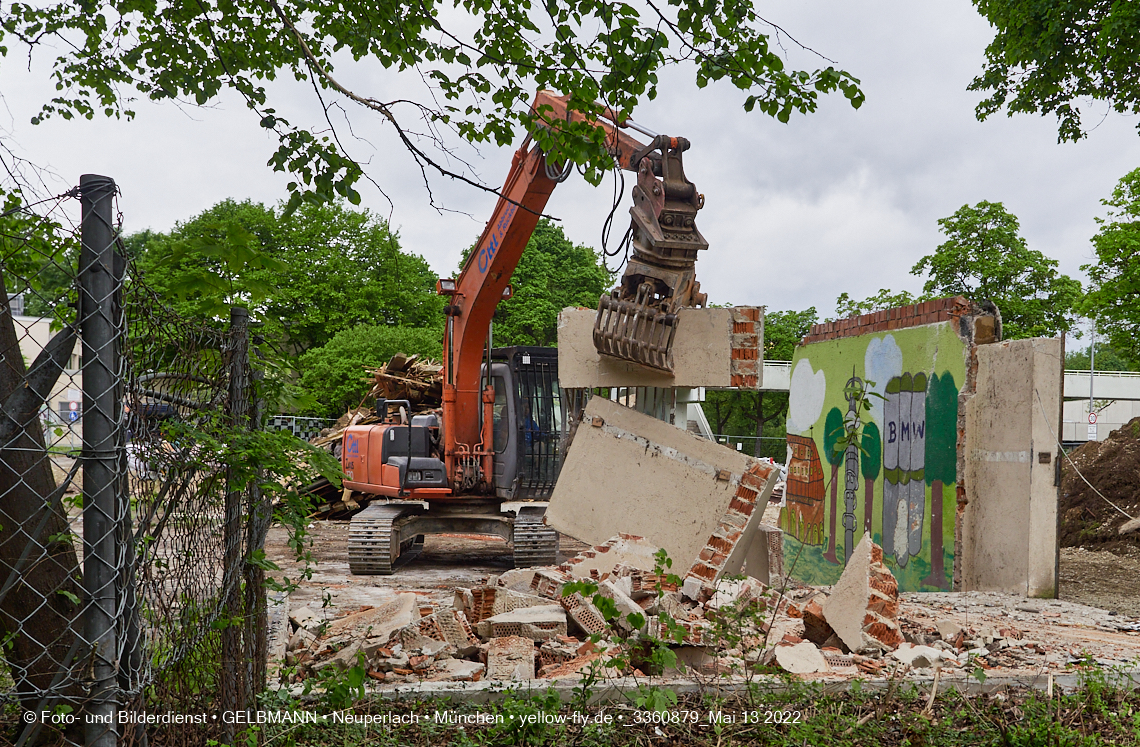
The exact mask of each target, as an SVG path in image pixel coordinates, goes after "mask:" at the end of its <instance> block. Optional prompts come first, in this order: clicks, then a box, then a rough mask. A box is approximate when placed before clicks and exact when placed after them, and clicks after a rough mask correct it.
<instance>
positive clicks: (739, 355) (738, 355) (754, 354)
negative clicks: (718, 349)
mask: <svg viewBox="0 0 1140 747" xmlns="http://www.w3.org/2000/svg"><path fill="white" fill-rule="evenodd" d="M759 353H760V351H759V350H757V349H756V348H733V349H732V359H733V360H743V361H754V360H756V359H757V358H758V357H759Z"/></svg>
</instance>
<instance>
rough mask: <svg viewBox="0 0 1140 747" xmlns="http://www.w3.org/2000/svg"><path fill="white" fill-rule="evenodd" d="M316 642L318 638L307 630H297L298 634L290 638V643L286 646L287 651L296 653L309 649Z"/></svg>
mask: <svg viewBox="0 0 1140 747" xmlns="http://www.w3.org/2000/svg"><path fill="white" fill-rule="evenodd" d="M315 640H317V636H316V635H314V634H313V633H312V632H311V631H309V630H308V629H307V628H303V627H302V628H297V632H295V633H293V635H291V636H289V643H288V644H287V645H286V646H285V650H286V651H296V650H297V649H299V648H308V647H309V644H310V643H312V642H313V641H315Z"/></svg>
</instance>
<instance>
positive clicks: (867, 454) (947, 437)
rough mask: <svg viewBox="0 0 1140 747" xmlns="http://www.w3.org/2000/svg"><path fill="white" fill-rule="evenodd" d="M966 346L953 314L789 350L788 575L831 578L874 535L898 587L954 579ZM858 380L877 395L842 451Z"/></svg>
mask: <svg viewBox="0 0 1140 747" xmlns="http://www.w3.org/2000/svg"><path fill="white" fill-rule="evenodd" d="M967 352H968V351H967V345H966V342H965V341H964V340H962V339H961V338H960V337H959V336H958V335H957V333H956V332H955V331H954V325H953V323H951V322H940V323H935V324H925V325H922V326H917V327H910V328H906V329H896V330H893V331H890V332H880V333H874V334H864V335H860V336H857V337H844V338H841V339H836V340H824V341H820V342H813V343H810V344H807V345H804V346H802V347H799V348H797V349H796V353H795V357H794V359H793V364H792V380H791V391H790V395H789V406H788V426H787V427H788V480H787V488H786V490H785V496H786V497H785V505H784V506H783V507H782V508H781V511H780V528H781V529H783V530H784V559H785V560H784V562H785V567H786V568H788V569H789V572H790V573H791V575H792V576H794V577H795V578H797V579H800V580H802V581H805V582H807V583H811V584H833V583H835V582H836V581H837V580H838V579H839V576H840V574H841V573H842V572H843V568H844V566H845V564H846V560H847V558H848V557H849V556H850V554H851V552H852V550H853V549H854V548H855V545H857V544H858V543H859V540H860V539H861V538H862V537H863V534H864V533H866V532H870V533H871V534H872V536H873V539H874V541H875V542H876V543H877V544H879V545H880V546H881V547H882V548H883V559H884V561H885V562H886V563H887V565H888V567H890V569H891V572H892V573H894V574H895V577H896V578H897V579H898V582H899V589H900V590H903V591H935V590H938V589H944V590H947V589H950V588H951V577H952V572H953V567H954V517H955V511H956V500H957V499H956V489H955V485H956V482H957V479H958V475H957V474H956V469H957V449H956V443H957V432H958V393H959V390H960V388H961V386H962V383H963V381H964V380H965V371H966V357H967ZM853 385H854V386H853ZM857 387H862V388H865V389H867V390H868V391H870V392H874V393H875V394H877V395H879V396H870V397H869V398H868V399H867V401H868V402H869V403H870V404H871V408H870V410H869V411H867V412H866V413H865V414H864V415H863V417H862V420H863V422H864V423H865V425H864V426H863V428H862V437H861V439H860V442H859V443H851V444H849V445H848V446H847V448H846V449H843V448H842V447H839V448H837V447H836V442H837V441H838V440H839V438H840V437H841V436H842V434H843V433H844V423H845V421H847V422H850V421H851V419H852V418H856V417H857V413H856V399H855V398H854V397H852V396H850V395H851V392H852V391H853V390H854V389H855V388H857Z"/></svg>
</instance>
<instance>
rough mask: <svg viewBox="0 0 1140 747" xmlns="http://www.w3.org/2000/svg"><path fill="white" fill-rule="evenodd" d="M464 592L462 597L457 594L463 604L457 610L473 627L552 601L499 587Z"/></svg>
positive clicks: (456, 597)
mask: <svg viewBox="0 0 1140 747" xmlns="http://www.w3.org/2000/svg"><path fill="white" fill-rule="evenodd" d="M463 591H464V592H465V593H464V594H463V595H462V596H461V595H460V593H459V592H458V591H457V592H456V594H455V599H456V602H458V603H462V604H463V607H462V608H458V607H457V609H462V610H463V612H464V613H465V614H466V615H467V620H468V621H469V622H470V623H471V624H472V625H478V624H479V623H480V622H482V621H483V620H486V619H487V618H488V617H494V616H495V615H500V614H502V613H504V612H510V611H511V610H517V609H522V608H523V607H544V606H547V605H549V604H550V600H549V599H546V598H544V597H540V596H537V595H535V594H525V593H523V592H520V591H514V590H512V589H506V588H503V587H497V586H481V587H478V588H475V589H464V590H463Z"/></svg>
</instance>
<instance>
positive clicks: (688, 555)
mask: <svg viewBox="0 0 1140 747" xmlns="http://www.w3.org/2000/svg"><path fill="white" fill-rule="evenodd" d="M590 313H591V315H592V313H593V312H590ZM590 350H593V343H592V342H591V343H590ZM751 463H752V460H750V459H749V458H748V457H745V456H743V455H741V454H739V453H737V452H736V451H734V450H733V449H728V448H726V447H724V446H721V445H719V444H716V443H713V442H710V441H707V440H705V439H703V438H700V437H698V436H694V435H693V434H691V433H688V432H686V431H683V430H681V429H680V428H677V427H675V426H672V425H669V424H668V423H664V422H662V421H660V420H656V419H654V418H651V417H649V416H648V415H643V414H641V413H639V412H636V411H634V410H631V409H629V408H626V407H622V406H621V405H618V404H616V403H614V402H610V401H609V400H607V399H605V398H602V397H593V398H592V399H591V400H590V402H589V404H588V405H587V406H586V410H585V414H584V415H583V418H582V422H581V424H580V425H579V426H578V428H577V432H576V433H575V435H574V440H573V442H572V443H571V445H570V448H569V450H568V451H567V454H566V461H565V462H564V464H563V467H562V472H561V474H560V475H559V478H558V484H557V485H556V486H555V488H554V494H553V495H552V496H551V499H550V507H549V508H548V509H547V512H546V522H547V523H548V524H549V525H550V526H552V527H554V528H555V529H557V530H558V531H559V532H562V533H564V534H568V535H570V536H571V537H574V538H576V539H579V540H581V541H583V542H588V543H590V544H592V545H599V544H601V543H603V542H605V541H606V540H608V539H609V538H611V537H613V536H614V535H616V534H618V533H619V532H625V533H628V534H635V535H638V536H641V537H644V538H645V539H647V540H649V541H650V542H652V543H654V544H656V545H657V546H659V547H662V548H664V549H665V550H666V551H667V552H668V553H669V557H670V558H672V559H673V563H674V565H673V570H674V572H677V573H683V572H684V569H686V568H688V567H689V565H690V564H691V563H692V562H693V561H694V560H695V559H696V558H697V556H698V555H699V553H700V552H701V550H702V549H703V548H704V545H705V542H706V541H707V540H708V538H709V537H710V536H711V535H712V534H713V531H714V530H715V529H716V527H717V525H718V522H719V521H720V519H721V517H722V516H723V515H724V514H725V512H726V511H727V510H728V508H729V504H730V503H731V501H732V499H733V497H734V495H735V493H736V490H737V484H738V483H739V481H740V479H741V476H742V475H743V474H744V472H745V471H746V470H747V469H748V468H749V466H750V464H751Z"/></svg>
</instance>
